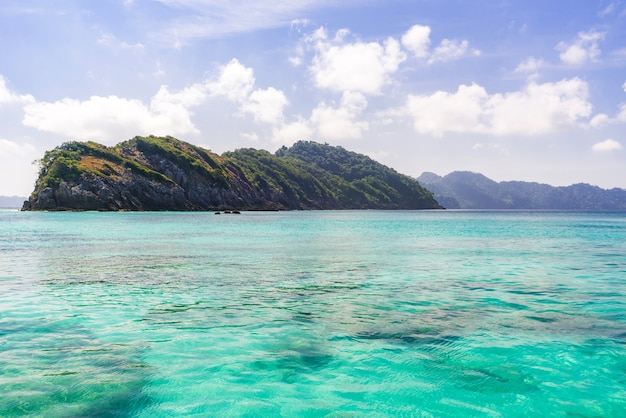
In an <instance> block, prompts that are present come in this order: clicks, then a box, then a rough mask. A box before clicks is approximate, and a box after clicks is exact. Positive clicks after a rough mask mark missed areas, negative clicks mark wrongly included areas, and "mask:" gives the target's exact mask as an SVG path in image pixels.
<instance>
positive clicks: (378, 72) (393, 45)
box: [308, 28, 406, 94]
mask: <svg viewBox="0 0 626 418" xmlns="http://www.w3.org/2000/svg"><path fill="white" fill-rule="evenodd" d="M347 34H348V31H347V30H341V31H338V32H337V35H336V36H335V38H334V39H332V40H331V39H328V36H327V35H326V31H325V30H324V29H323V28H320V29H319V30H317V31H316V32H315V33H314V34H313V35H312V36H311V37H309V38H308V41H309V42H312V43H314V49H315V51H316V54H315V56H314V57H313V62H312V64H311V66H310V70H311V73H312V74H313V79H314V81H315V84H316V85H317V87H319V88H323V89H329V90H333V91H337V92H343V91H355V92H361V93H368V94H378V93H380V90H381V89H382V87H383V86H385V85H386V84H388V83H389V82H390V81H391V80H390V75H391V74H393V73H395V72H396V71H397V70H398V66H399V65H400V63H402V62H403V61H405V60H406V53H405V52H403V51H402V49H401V47H400V43H399V42H398V41H397V40H396V39H394V38H388V39H387V40H386V41H384V42H383V43H382V44H381V43H378V42H369V43H365V42H361V41H355V42H352V43H348V42H346V41H345V37H346V35H347Z"/></svg>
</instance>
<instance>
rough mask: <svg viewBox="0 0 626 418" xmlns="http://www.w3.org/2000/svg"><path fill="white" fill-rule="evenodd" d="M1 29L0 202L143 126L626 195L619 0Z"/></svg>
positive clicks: (305, 2) (6, 1) (625, 78)
mask: <svg viewBox="0 0 626 418" xmlns="http://www.w3.org/2000/svg"><path fill="white" fill-rule="evenodd" d="M0 35H1V36H0V51H1V54H0V195H23V196H26V195H28V194H30V192H31V191H32V189H33V183H34V180H35V178H36V172H37V165H36V164H32V162H33V161H34V160H36V159H38V158H41V156H42V155H43V153H44V152H45V151H46V150H48V149H51V148H53V147H55V146H57V145H60V144H61V143H63V142H65V141H69V140H94V141H98V142H101V143H104V144H108V145H113V144H116V143H118V142H120V141H123V140H126V139H128V138H131V137H133V136H135V135H149V134H155V135H173V136H175V137H177V138H179V139H182V140H186V141H189V142H192V143H194V144H198V145H201V146H204V147H206V148H209V149H211V150H212V151H214V152H217V153H222V152H224V151H227V150H234V149H237V148H242V147H254V148H262V149H267V150H270V151H274V150H276V149H277V148H279V147H280V146H282V145H290V144H292V143H294V142H295V141H298V140H301V139H308V140H315V141H319V142H328V143H330V144H332V145H341V146H343V147H345V148H347V149H349V150H353V151H357V152H361V153H364V154H367V155H369V156H371V157H372V158H375V159H376V160H378V161H380V162H382V163H384V164H387V165H389V166H391V167H393V168H395V169H396V170H398V171H399V172H401V173H404V174H408V175H411V176H418V175H419V174H420V173H422V172H423V171H433V172H435V173H437V174H440V175H443V174H447V173H449V172H451V171H454V170H471V171H477V172H481V173H483V174H485V175H487V176H489V177H491V178H493V179H495V180H498V181H502V180H525V181H537V182H542V183H548V184H552V185H569V184H572V183H578V182H587V183H591V184H595V185H599V186H601V187H606V188H611V187H622V188H626V149H625V147H626V129H625V128H626V1H623V0H621V1H610V0H606V1H602V0H600V1H590V0H568V1H545V0H541V1H538V0H517V1H515V0H508V1H507V0H502V1H497V0H477V1H471V2H469V1H462V0H412V1H408V0H406V1H400V0H384V1H383V0H344V1H342V2H337V1H330V0H291V1H281V0H256V1H249V0H238V1H228V0H223V1H203V0H101V1H87V0H82V1H79V0H57V1H54V2H50V1H46V0H3V1H2V2H1V3H0Z"/></svg>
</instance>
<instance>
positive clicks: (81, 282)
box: [0, 210, 626, 417]
mask: <svg viewBox="0 0 626 418" xmlns="http://www.w3.org/2000/svg"><path fill="white" fill-rule="evenodd" d="M0 266H1V270H0V417H13V416H47V417H70V416H72V417H73V416H83V417H89V416H98V417H100V416H133V417H169V416H199V417H200V416H229V417H231V416H250V417H252V416H289V417H295V416H297V417H309V416H310V417H317V416H337V417H352V416H365V415H366V416H375V417H376V416H378V417H385V416H393V417H397V416H407V417H413V416H423V417H430V416H433V417H440V416H485V417H499V416H502V417H510V416H559V417H560V416H577V417H603V416H614V417H620V416H624V414H625V413H626V214H599V213H551V212H534V213H533V212H464V211H428V212H419V211H418V212H413V211H407V212H403V211H389V212H385V211H345V212H286V213H285V212H274V213H243V214H241V215H220V216H216V215H214V214H212V213H21V212H17V211H6V210H5V211H0Z"/></svg>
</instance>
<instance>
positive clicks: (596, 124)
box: [589, 113, 611, 128]
mask: <svg viewBox="0 0 626 418" xmlns="http://www.w3.org/2000/svg"><path fill="white" fill-rule="evenodd" d="M609 123H611V118H610V117H609V115H607V114H605V113H599V114H597V115H595V116H594V117H593V118H591V120H590V121H589V126H591V127H592V128H602V127H603V126H606V125H608V124H609Z"/></svg>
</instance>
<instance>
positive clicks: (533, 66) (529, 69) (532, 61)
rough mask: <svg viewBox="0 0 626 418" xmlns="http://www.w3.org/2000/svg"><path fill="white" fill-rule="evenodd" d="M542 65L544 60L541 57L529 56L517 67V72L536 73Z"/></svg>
mask: <svg viewBox="0 0 626 418" xmlns="http://www.w3.org/2000/svg"><path fill="white" fill-rule="evenodd" d="M541 67H543V60H542V59H541V58H535V57H528V58H526V59H525V60H524V61H522V62H521V63H520V64H519V65H518V66H517V67H516V68H515V72H516V73H523V74H534V73H536V72H537V70H539V68H541Z"/></svg>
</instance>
